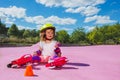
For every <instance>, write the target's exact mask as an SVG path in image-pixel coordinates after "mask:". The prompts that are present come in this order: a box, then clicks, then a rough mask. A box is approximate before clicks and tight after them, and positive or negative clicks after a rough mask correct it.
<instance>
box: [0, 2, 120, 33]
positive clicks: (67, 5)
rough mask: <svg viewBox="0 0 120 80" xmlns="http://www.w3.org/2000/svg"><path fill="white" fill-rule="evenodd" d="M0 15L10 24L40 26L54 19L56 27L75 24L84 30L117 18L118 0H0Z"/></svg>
mask: <svg viewBox="0 0 120 80" xmlns="http://www.w3.org/2000/svg"><path fill="white" fill-rule="evenodd" d="M0 18H1V21H2V22H3V23H5V24H6V25H7V27H10V26H11V24H13V23H15V24H16V25H17V26H18V28H19V29H37V30H38V29H39V28H40V27H41V26H42V25H43V24H45V23H53V24H54V25H55V26H56V28H57V31H59V30H66V31H68V33H71V32H73V30H74V29H76V28H78V27H84V28H85V30H86V31H89V30H92V29H94V27H95V26H96V25H98V26H101V25H105V24H114V23H116V22H120V1H119V0H0Z"/></svg>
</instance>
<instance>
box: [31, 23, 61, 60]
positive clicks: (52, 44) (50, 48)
mask: <svg viewBox="0 0 120 80" xmlns="http://www.w3.org/2000/svg"><path fill="white" fill-rule="evenodd" d="M54 37H55V27H54V26H53V25H52V24H49V23H47V24H45V25H43V26H42V27H41V28H40V42H39V47H40V48H39V50H38V51H36V52H35V53H34V54H33V57H32V60H33V62H34V61H40V62H48V61H50V60H52V59H54V58H55V57H60V56H61V50H60V48H59V43H58V42H57V41H55V40H54Z"/></svg>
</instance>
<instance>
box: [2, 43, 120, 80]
mask: <svg viewBox="0 0 120 80" xmlns="http://www.w3.org/2000/svg"><path fill="white" fill-rule="evenodd" d="M37 48H38V45H37V44H36V45H33V46H31V47H10V48H0V79H1V80H120V45H101V46H82V47H61V49H62V53H63V55H64V56H66V57H68V59H69V62H68V63H67V64H66V65H64V66H63V68H61V69H54V70H50V69H48V68H46V67H45V66H44V65H43V64H41V65H37V66H34V68H33V71H34V74H35V76H33V77H25V76H24V72H25V68H19V69H11V68H7V67H6V65H7V64H8V63H9V62H10V61H11V60H14V59H17V58H19V57H20V56H22V55H23V54H28V53H31V54H32V52H33V51H35V50H37Z"/></svg>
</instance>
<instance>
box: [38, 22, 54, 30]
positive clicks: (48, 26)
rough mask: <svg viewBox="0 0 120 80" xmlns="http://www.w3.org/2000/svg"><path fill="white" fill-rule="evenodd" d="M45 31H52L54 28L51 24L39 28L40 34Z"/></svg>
mask: <svg viewBox="0 0 120 80" xmlns="http://www.w3.org/2000/svg"><path fill="white" fill-rule="evenodd" d="M46 29H53V30H55V27H54V26H53V24H51V23H46V24H44V25H43V26H42V27H41V28H40V32H42V31H44V30H46Z"/></svg>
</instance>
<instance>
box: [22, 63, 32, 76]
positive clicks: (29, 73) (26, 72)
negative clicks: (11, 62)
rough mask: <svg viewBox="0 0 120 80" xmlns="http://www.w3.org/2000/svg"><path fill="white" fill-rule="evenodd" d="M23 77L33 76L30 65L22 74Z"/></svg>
mask: <svg viewBox="0 0 120 80" xmlns="http://www.w3.org/2000/svg"><path fill="white" fill-rule="evenodd" d="M24 76H34V74H33V70H32V66H31V65H28V66H27V67H26V71H25V73H24Z"/></svg>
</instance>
